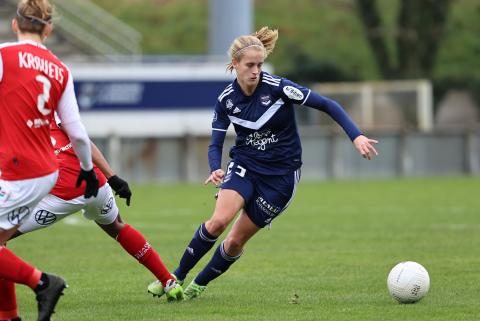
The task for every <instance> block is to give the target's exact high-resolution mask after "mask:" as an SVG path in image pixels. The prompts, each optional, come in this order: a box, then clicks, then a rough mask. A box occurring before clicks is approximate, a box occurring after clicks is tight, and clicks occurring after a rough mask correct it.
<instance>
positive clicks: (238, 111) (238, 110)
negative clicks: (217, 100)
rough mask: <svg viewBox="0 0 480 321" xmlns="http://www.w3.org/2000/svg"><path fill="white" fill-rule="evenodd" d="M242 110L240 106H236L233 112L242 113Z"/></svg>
mask: <svg viewBox="0 0 480 321" xmlns="http://www.w3.org/2000/svg"><path fill="white" fill-rule="evenodd" d="M241 111H242V110H241V109H240V108H238V107H235V109H234V110H233V113H234V114H238V113H240V112H241Z"/></svg>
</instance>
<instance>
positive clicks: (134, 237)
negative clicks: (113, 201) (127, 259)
mask: <svg viewBox="0 0 480 321" xmlns="http://www.w3.org/2000/svg"><path fill="white" fill-rule="evenodd" d="M117 241H118V243H120V245H121V246H122V247H123V248H124V249H125V251H127V252H128V253H129V254H130V255H131V256H133V257H134V258H136V259H137V260H138V262H140V263H141V264H143V265H144V266H145V267H146V268H147V269H149V270H150V272H152V273H153V274H154V275H155V277H156V278H157V279H158V280H159V281H160V282H162V284H163V286H165V285H166V283H167V281H168V280H169V279H172V278H173V277H172V276H171V274H170V272H169V271H168V269H167V268H166V267H165V265H164V264H163V262H162V260H161V259H160V256H159V255H158V253H157V252H156V251H155V250H154V249H153V248H152V247H151V246H150V244H149V243H148V242H147V241H146V240H145V238H144V237H143V235H142V234H140V232H138V231H137V230H136V229H134V228H133V227H132V226H130V225H128V224H125V227H124V228H123V229H122V230H121V231H120V233H118V236H117Z"/></svg>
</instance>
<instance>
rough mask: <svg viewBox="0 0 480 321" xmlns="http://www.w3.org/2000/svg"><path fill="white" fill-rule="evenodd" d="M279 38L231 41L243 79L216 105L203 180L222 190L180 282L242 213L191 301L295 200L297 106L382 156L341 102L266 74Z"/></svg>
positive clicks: (260, 35)
mask: <svg viewBox="0 0 480 321" xmlns="http://www.w3.org/2000/svg"><path fill="white" fill-rule="evenodd" d="M277 39H278V32H277V30H271V29H269V28H268V27H263V28H261V29H260V30H259V31H257V32H256V33H255V34H254V35H246V36H240V37H238V38H236V39H235V40H234V41H233V43H232V44H231V46H230V49H229V55H230V58H231V63H230V64H229V65H228V67H227V70H229V71H233V70H234V69H235V72H236V76H237V77H236V79H235V80H234V81H233V83H231V84H230V85H228V86H227V87H226V88H225V90H224V91H223V92H222V93H221V94H220V95H219V96H218V101H217V103H216V105H215V111H214V114H213V122H212V137H211V144H210V146H209V150H208V159H209V164H210V170H211V174H210V176H209V177H208V178H207V180H206V181H205V184H207V183H213V184H215V185H217V186H218V185H220V187H221V190H220V192H219V193H218V199H217V203H216V206H215V210H214V212H213V215H212V217H211V218H210V219H209V220H208V221H207V222H205V223H204V224H202V225H200V227H199V228H198V230H197V231H196V232H195V234H194V236H193V239H192V240H191V241H190V244H189V245H188V247H187V249H186V250H185V252H184V254H183V256H182V258H181V260H180V264H179V266H178V268H177V269H176V270H175V272H173V274H174V275H175V276H176V277H177V279H178V281H179V282H182V281H183V280H184V279H185V277H186V276H187V273H188V272H189V271H190V270H191V269H192V268H193V267H194V266H195V264H197V262H198V261H199V260H200V259H201V258H202V257H203V255H205V253H207V252H208V251H209V250H210V249H211V248H212V246H213V245H214V243H215V241H216V240H217V238H218V237H219V236H220V235H221V234H222V233H223V231H224V230H225V229H226V228H227V227H228V225H229V224H230V223H231V222H232V220H233V219H234V218H235V216H236V214H237V213H238V212H239V211H240V210H241V213H240V215H239V216H238V218H237V219H236V221H235V223H234V225H233V227H232V229H231V231H230V232H229V234H228V235H227V237H226V239H225V240H224V241H223V242H222V243H221V244H220V245H219V246H218V248H217V250H216V251H215V253H214V254H213V256H212V258H211V260H210V262H209V263H208V264H207V265H206V266H205V268H204V269H203V270H202V271H201V272H200V273H199V274H198V275H197V277H196V278H195V279H194V280H193V281H192V282H191V283H190V284H189V285H188V287H187V288H186V289H185V297H186V298H187V299H192V298H195V297H197V296H198V295H200V294H201V293H202V292H203V291H204V290H205V289H206V286H207V284H208V283H209V282H210V281H212V280H213V279H215V278H216V277H218V276H219V275H221V274H222V273H224V272H225V271H226V270H227V269H228V268H229V267H230V265H232V264H233V263H234V262H235V261H236V260H238V258H239V257H240V256H241V255H242V252H243V248H244V246H245V244H246V243H247V241H248V240H249V239H250V238H251V237H252V236H253V235H255V233H257V232H258V231H259V230H260V229H261V228H263V227H265V226H266V225H268V224H270V223H271V222H272V220H273V219H275V218H276V217H277V216H278V215H280V213H282V212H283V211H284V210H285V209H286V208H287V206H288V205H289V204H290V202H291V201H292V198H293V196H294V194H295V187H296V184H297V183H298V181H299V179H300V166H301V165H302V159H301V153H302V148H301V144H300V138H299V135H298V130H297V126H296V123H295V112H294V109H295V108H296V107H295V105H305V106H308V107H312V108H315V109H318V110H321V111H323V112H326V113H327V114H328V115H330V117H332V118H333V119H334V120H335V121H336V122H337V123H338V124H339V125H340V126H341V127H342V128H343V129H344V131H345V132H346V134H347V135H348V137H349V138H350V139H351V140H352V142H353V145H354V146H355V148H356V149H357V151H358V152H359V153H360V155H362V156H363V157H364V158H367V159H371V158H372V157H373V156H374V155H377V151H376V150H375V148H374V147H373V144H376V143H377V141H376V140H373V139H369V138H367V137H365V136H364V135H363V134H362V132H361V131H360V130H359V129H358V128H357V126H356V125H355V124H354V123H353V121H352V120H351V119H350V117H349V116H348V115H347V113H346V112H345V111H344V110H343V108H342V107H341V106H340V105H339V104H338V103H336V102H335V101H333V100H330V99H329V98H326V97H323V96H320V95H319V94H317V93H315V92H313V91H311V90H310V89H308V88H305V87H302V86H300V85H298V84H296V83H294V82H292V81H290V80H288V79H285V78H280V77H278V76H274V75H270V74H268V73H266V72H264V71H262V65H263V63H264V60H265V58H266V57H267V56H268V55H269V54H270V53H271V52H272V50H273V48H274V46H275V43H276V41H277ZM230 123H233V126H234V128H235V132H236V141H235V146H233V148H232V149H231V150H230V157H231V160H230V162H229V164H228V166H227V169H226V173H225V172H224V171H223V170H222V169H221V156H222V149H223V143H224V139H225V135H226V132H227V128H228V126H229V125H230ZM148 290H149V291H150V292H151V293H154V294H157V295H158V294H161V293H162V289H161V285H160V284H159V283H158V282H154V283H152V284H150V285H149V288H148Z"/></svg>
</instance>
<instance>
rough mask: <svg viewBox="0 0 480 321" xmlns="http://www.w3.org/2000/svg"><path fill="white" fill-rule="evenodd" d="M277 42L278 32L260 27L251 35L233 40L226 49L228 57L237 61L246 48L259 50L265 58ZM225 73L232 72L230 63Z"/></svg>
mask: <svg viewBox="0 0 480 321" xmlns="http://www.w3.org/2000/svg"><path fill="white" fill-rule="evenodd" d="M277 40H278V30H277V29H275V30H272V29H270V28H268V27H262V28H261V29H260V30H258V31H257V32H255V33H254V34H251V35H246V36H240V37H237V38H236V39H235V40H233V42H232V44H231V45H230V48H229V49H228V56H229V57H230V58H231V59H235V60H237V61H239V60H241V59H242V56H243V53H244V52H245V49H247V48H259V49H260V50H263V52H264V54H265V58H267V57H268V55H269V54H270V53H271V52H272V51H273V48H275V43H276V42H277ZM227 71H230V72H232V71H233V64H232V63H231V62H230V63H229V64H228V65H227Z"/></svg>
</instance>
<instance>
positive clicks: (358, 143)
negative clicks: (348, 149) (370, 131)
mask: <svg viewBox="0 0 480 321" xmlns="http://www.w3.org/2000/svg"><path fill="white" fill-rule="evenodd" d="M377 143H378V141H377V140H375V139H370V138H368V137H365V136H363V135H360V136H358V137H357V138H355V139H354V140H353V144H354V145H355V148H356V149H357V151H358V152H359V153H360V155H362V157H363V158H366V159H368V160H370V159H372V158H373V157H374V156H377V155H378V152H377V150H376V149H375V147H373V144H377Z"/></svg>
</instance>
